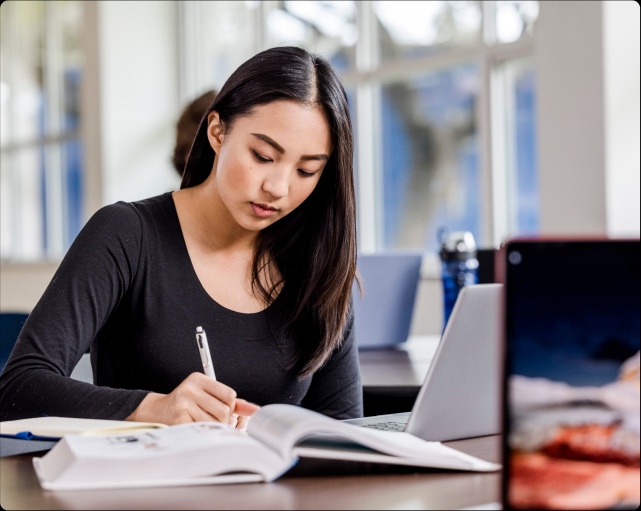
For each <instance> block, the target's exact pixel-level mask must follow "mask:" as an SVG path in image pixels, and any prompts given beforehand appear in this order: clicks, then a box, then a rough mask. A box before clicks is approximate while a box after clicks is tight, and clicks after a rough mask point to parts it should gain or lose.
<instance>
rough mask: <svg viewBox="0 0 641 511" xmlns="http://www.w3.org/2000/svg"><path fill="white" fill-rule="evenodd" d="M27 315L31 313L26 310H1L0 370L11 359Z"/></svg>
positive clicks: (0, 370)
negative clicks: (10, 356)
mask: <svg viewBox="0 0 641 511" xmlns="http://www.w3.org/2000/svg"><path fill="white" fill-rule="evenodd" d="M27 317H29V314H27V313H26V312H0V372H2V370H3V369H4V366H5V364H6V363H7V360H8V359H9V355H10V354H11V350H13V346H14V345H15V343H16V340H18V334H19V333H20V330H22V326H23V325H24V322H25V321H26V320H27Z"/></svg>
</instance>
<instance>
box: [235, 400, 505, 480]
mask: <svg viewBox="0 0 641 511" xmlns="http://www.w3.org/2000/svg"><path fill="white" fill-rule="evenodd" d="M247 432H248V433H249V434H250V435H252V436H253V437H255V438H257V439H259V440H260V441H261V442H263V443H264V444H266V445H269V446H270V447H271V448H273V449H274V450H276V451H278V452H280V453H281V455H282V456H289V455H291V453H294V454H295V455H296V456H300V457H310V458H326V459H340V460H353V461H369V462H377V463H390V464H400V465H412V466H422V467H433V468H445V469H454V470H471V471H494V470H498V469H500V465H498V464H496V463H490V462H488V461H485V460H481V459H479V458H475V457H474V456H470V455H468V454H465V453H462V452H460V451H457V450H456V449H452V448H451V447H447V446H445V445H443V444H441V443H440V442H427V441H425V440H422V439H420V438H418V437H415V436H413V435H410V434H409V433H401V432H391V431H377V430H373V429H367V428H362V427H359V426H355V425H352V424H347V423H345V422H342V421H339V420H336V419H332V418H330V417H326V416H324V415H322V414H320V413H317V412H313V411H311V410H307V409H305V408H301V407H297V406H292V405H282V404H273V405H266V406H263V407H262V408H261V409H260V410H259V411H258V412H256V413H255V414H254V416H253V417H252V419H251V421H250V422H249V425H248V428H247Z"/></svg>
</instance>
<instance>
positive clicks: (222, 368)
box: [0, 193, 362, 420]
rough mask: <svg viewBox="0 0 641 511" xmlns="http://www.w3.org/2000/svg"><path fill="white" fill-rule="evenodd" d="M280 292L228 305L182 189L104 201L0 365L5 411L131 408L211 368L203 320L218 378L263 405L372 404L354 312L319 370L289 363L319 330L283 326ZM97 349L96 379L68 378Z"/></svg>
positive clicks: (328, 410)
mask: <svg viewBox="0 0 641 511" xmlns="http://www.w3.org/2000/svg"><path fill="white" fill-rule="evenodd" d="M282 295H283V293H282V292H281V295H280V296H279V297H278V298H277V299H276V300H275V302H274V303H273V304H271V305H270V306H269V307H268V308H267V309H265V310H264V311H261V312H257V313H251V314H246V313H240V312H235V311H232V310H229V309H226V308H225V307H223V306H221V305H220V304H218V303H217V302H216V301H215V300H213V299H212V298H211V297H210V296H209V294H208V293H207V292H206V291H205V289H204V288H203V287H202V285H201V283H200V281H199V280H198V277H197V275H196V272H195V270H194V268H193V266H192V264H191V260H190V258H189V254H188V252H187V247H186V245H185V241H184V238H183V235H182V231H181V228H180V223H179V221H178V215H177V213H176V208H175V205H174V202H173V198H172V195H171V193H166V194H164V195H161V196H158V197H153V198H150V199H146V200H143V201H139V202H132V203H125V202H119V203H116V204H113V205H110V206H106V207H103V208H102V209H100V210H99V211H98V212H97V213H96V214H95V215H94V216H93V217H92V218H91V219H90V220H89V222H88V223H87V224H86V226H85V227H84V228H83V229H82V231H81V232H80V234H79V235H78V236H77V238H76V240H75V241H74V243H73V244H72V246H71V247H70V249H69V251H68V252H67V254H66V256H65V257H64V259H63V261H62V262H61V264H60V267H59V268H58V270H57V272H56V273H55V275H54V277H53V279H52V281H51V283H50V284H49V286H48V287H47V289H46V291H45V293H44V294H43V296H42V298H41V299H40V300H39V302H38V303H37V305H36V307H35V308H34V310H33V311H32V312H31V314H30V315H29V318H28V319H27V321H26V322H25V325H24V327H23V329H22V331H21V333H20V335H19V338H18V341H17V343H16V345H15V347H14V350H13V352H12V353H11V356H10V358H9V360H8V362H7V365H6V367H5V369H4V371H3V373H2V375H1V376H0V420H10V419H18V418H25V417H36V416H41V415H51V416H67V417H89V418H103V419H124V418H126V417H128V416H129V415H130V414H131V413H132V412H133V411H134V410H135V409H136V407H137V406H138V405H139V404H140V402H141V401H142V400H143V398H144V397H145V396H146V395H147V393H148V392H150V391H153V392H160V393H165V394H167V393H169V392H171V391H172V390H173V389H174V388H175V387H176V386H178V384H179V383H180V382H181V381H183V380H184V379H185V378H186V377H187V376H188V375H189V374H190V373H192V372H196V371H200V372H202V363H201V359H200V355H199V352H198V349H197V345H196V337H195V332H196V327H197V326H202V327H203V328H204V329H205V331H206V332H207V337H208V340H209V345H210V350H211V354H212V359H213V362H214V368H215V371H216V377H217V379H218V380H219V381H221V382H222V383H225V384H226V385H228V386H230V387H231V388H233V389H234V390H235V391H236V392H237V395H238V397H240V398H243V399H247V400H248V401H251V402H253V403H256V404H258V405H265V404H269V403H290V404H295V405H302V406H304V407H306V408H310V409H312V410H316V411H319V412H321V413H323V414H326V415H329V416H331V417H335V418H340V419H343V418H351V417H358V416H360V415H362V391H361V384H360V373H359V364H358V353H357V346H356V342H355V340H354V334H353V328H352V326H353V317H352V316H351V314H350V317H349V319H348V322H347V325H346V328H345V332H344V335H345V338H344V341H343V343H342V345H341V347H340V348H338V349H336V350H335V351H334V353H333V354H332V356H331V357H330V359H329V360H328V361H327V363H326V364H325V365H324V366H323V367H322V368H321V369H319V370H318V371H317V372H316V373H315V374H314V375H313V376H311V377H308V378H305V379H303V380H302V381H298V380H297V379H296V368H291V367H290V362H291V361H292V359H293V357H294V355H295V353H296V351H297V349H298V347H299V343H304V342H309V340H310V339H311V338H312V337H311V336H312V335H313V332H309V331H308V332H307V333H306V332H305V330H304V329H302V330H301V329H293V330H291V331H288V332H287V334H286V335H285V336H284V337H283V336H280V335H275V333H276V332H280V329H281V328H282V325H283V315H282V313H281V312H279V311H282V307H283V303H281V302H282V299H281V296H282ZM89 348H90V349H91V363H92V369H93V375H94V384H89V383H86V382H81V381H76V380H73V379H71V378H69V375H70V374H71V372H72V370H73V369H74V367H75V366H76V364H77V362H78V361H79V360H80V358H81V357H82V355H83V354H84V353H85V352H86V351H87V350H88V349H89Z"/></svg>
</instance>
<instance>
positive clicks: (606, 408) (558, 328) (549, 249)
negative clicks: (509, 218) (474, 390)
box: [502, 239, 641, 509]
mask: <svg viewBox="0 0 641 511" xmlns="http://www.w3.org/2000/svg"><path fill="white" fill-rule="evenodd" d="M503 257H504V260H503V263H504V265H505V266H504V272H505V283H504V285H505V287H504V289H505V304H504V307H505V309H504V310H505V357H504V360H505V371H504V373H505V385H504V393H503V417H504V436H503V465H504V471H503V485H502V487H503V498H502V500H503V508H504V509H637V508H638V506H639V487H640V483H639V477H640V474H639V347H640V341H639V339H640V335H641V332H640V328H639V323H640V322H639V310H640V303H639V296H640V278H639V274H640V271H639V267H640V261H641V259H640V253H639V240H638V239H637V240H530V241H526V240H514V241H511V242H509V243H507V244H506V245H505V246H504V251H503Z"/></svg>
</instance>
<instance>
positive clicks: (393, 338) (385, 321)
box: [352, 252, 422, 348]
mask: <svg viewBox="0 0 641 511" xmlns="http://www.w3.org/2000/svg"><path fill="white" fill-rule="evenodd" d="M421 261H422V254H421V253H418V252H383V253H376V254H367V255H363V254H361V255H359V256H358V261H357V267H358V271H359V273H360V276H361V282H362V285H363V298H362V299H361V297H360V295H359V293H358V286H356V284H354V289H353V295H352V296H353V300H354V330H355V336H356V342H357V343H358V347H359V348H387V347H392V346H395V345H398V344H400V343H403V342H405V341H406V340H407V337H408V336H409V333H410V326H411V323H412V315H413V312H414V302H415V300H416V291H417V289H418V283H419V280H420V273H421Z"/></svg>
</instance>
